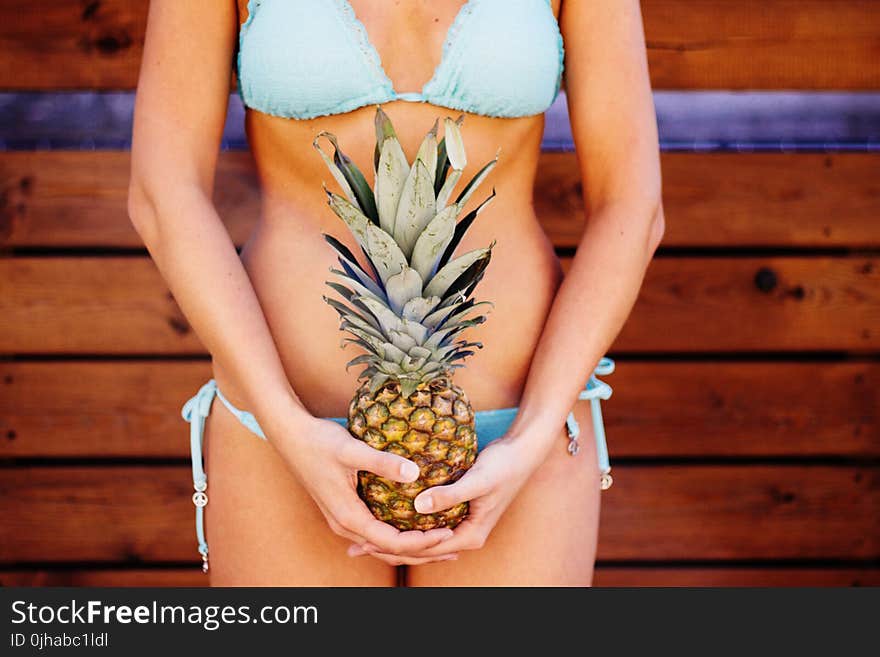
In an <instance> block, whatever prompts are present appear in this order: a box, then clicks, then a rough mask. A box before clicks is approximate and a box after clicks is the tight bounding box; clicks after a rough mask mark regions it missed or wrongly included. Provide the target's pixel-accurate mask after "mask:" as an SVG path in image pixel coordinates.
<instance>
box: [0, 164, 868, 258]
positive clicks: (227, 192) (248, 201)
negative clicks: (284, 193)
mask: <svg viewBox="0 0 880 657" xmlns="http://www.w3.org/2000/svg"><path fill="white" fill-rule="evenodd" d="M662 167H663V180H664V188H663V197H664V209H665V212H666V218H667V232H666V236H665V238H664V246H667V247H707V246H709V247H736V246H786V247H789V246H797V247H837V246H848V247H876V246H880V224H878V222H877V210H878V207H880V182H878V177H877V175H876V171H877V170H878V168H880V154H877V153H873V154H872V153H836V154H809V153H798V154H791V153H787V154H784V153H666V154H664V155H663V158H662ZM128 173H129V155H128V153H127V152H121V151H82V152H66V151H48V152H46V151H42V152H41V151H34V152H6V153H0V245H5V246H8V247H101V248H104V247H124V248H132V247H142V243H141V241H140V238H139V237H138V235H137V234H136V233H135V231H134V229H133V228H132V226H131V223H130V222H129V220H128V216H127V211H126V196H127V191H128ZM216 190H217V191H216V194H215V204H216V206H217V209H218V212H219V213H220V216H222V217H223V219H224V221H225V222H226V226H227V228H228V230H229V231H230V234H231V235H232V238H233V239H234V240H235V241H236V243H238V244H241V243H243V242H244V241H245V239H246V238H247V236H248V234H249V232H250V231H251V230H252V228H253V227H254V225H255V223H256V219H257V217H258V216H259V211H260V207H259V205H260V201H259V190H258V184H257V178H256V173H255V171H254V167H253V161H252V158H251V155H250V153H247V152H224V153H222V154H221V156H220V161H219V165H218V171H217V184H216ZM535 212H536V214H537V216H538V217H539V219H540V220H541V223H542V225H543V227H544V230H545V231H546V232H547V234H548V236H549V237H550V239H551V240H552V241H553V243H554V244H555V245H556V246H559V247H573V246H576V245H577V243H578V241H579V239H580V236H581V234H582V232H583V227H584V221H583V218H584V205H583V198H582V189H581V180H580V171H579V169H578V165H577V156H576V155H575V154H574V153H543V154H542V155H541V159H540V162H539V166H538V174H537V178H536V183H535Z"/></svg>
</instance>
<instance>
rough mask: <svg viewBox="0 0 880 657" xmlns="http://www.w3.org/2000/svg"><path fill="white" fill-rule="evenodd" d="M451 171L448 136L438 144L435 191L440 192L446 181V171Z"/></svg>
mask: <svg viewBox="0 0 880 657" xmlns="http://www.w3.org/2000/svg"><path fill="white" fill-rule="evenodd" d="M448 171H449V157H447V155H446V137H444V138H443V139H441V140H440V143H439V144H437V168H436V169H435V173H434V193H435V194H438V195H439V194H440V189H441V188H442V187H443V184H444V182H446V173H447V172H448Z"/></svg>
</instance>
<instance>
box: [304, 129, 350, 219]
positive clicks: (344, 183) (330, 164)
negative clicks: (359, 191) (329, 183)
mask: <svg viewBox="0 0 880 657" xmlns="http://www.w3.org/2000/svg"><path fill="white" fill-rule="evenodd" d="M321 137H326V138H327V139H329V140H330V142H331V143H332V144H333V147H334V148H335V149H336V150H337V151H338V150H339V148H338V147H337V145H336V136H335V135H334V134H332V133H330V132H327V131H326V130H322V131H321V132H319V133H318V135H317V136H316V137H315V139H314V141H312V146H313V147H314V148H315V150H316V151H318V153H319V154H320V156H321V159H322V160H324V164H325V165H326V166H327V168H328V169H329V170H330V173H331V174H332V175H333V178H334V179H335V180H336V182H337V183H338V184H339V186H340V187H341V188H342V193H343V194H345V196H346V198H348V200H349V201H351V202H352V203H358V200H357V197H356V196H355V195H354V191H352V189H351V185H350V184H349V183H348V180H347V179H346V177H345V176H344V175H343V173H342V170H341V169H340V168H339V166H338V165H337V164H336V163H335V162H334V161H333V160H331V159H330V156H329V155H327V154H326V153H325V152H324V151H323V150H322V149H321V147H320V146H319V145H318V141H319V140H320V139H321Z"/></svg>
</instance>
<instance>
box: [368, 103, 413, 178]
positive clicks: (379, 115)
mask: <svg viewBox="0 0 880 657" xmlns="http://www.w3.org/2000/svg"><path fill="white" fill-rule="evenodd" d="M373 122H374V124H375V127H376V147H375V149H374V150H373V166H374V167H375V168H377V169H378V167H379V157H380V156H381V154H382V147H383V146H384V145H385V140H386V139H397V133H396V132H395V131H394V125H393V124H392V123H391V119H389V118H388V115H387V114H386V113H385V112H384V111H383V110H382V107H381V106H380V105H376V116H375V118H374V121H373ZM398 141H400V140H398ZM406 168H407V169H409V163H407V165H406Z"/></svg>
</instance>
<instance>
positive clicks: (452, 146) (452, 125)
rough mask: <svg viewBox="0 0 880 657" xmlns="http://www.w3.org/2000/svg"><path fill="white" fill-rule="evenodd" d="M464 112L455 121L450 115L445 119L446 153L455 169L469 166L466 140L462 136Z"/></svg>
mask: <svg viewBox="0 0 880 657" xmlns="http://www.w3.org/2000/svg"><path fill="white" fill-rule="evenodd" d="M462 121H464V114H462V115H461V116H459V117H458V119H457V120H455V121H453V120H452V119H450V118H449V117H448V116H447V117H446V118H445V119H444V120H443V128H444V140H445V141H446V155H447V157H448V158H449V164H450V166H451V167H452V168H453V169H464V168H465V167H466V166H467V153H466V152H465V148H464V140H463V139H462V138H461V130H460V129H459V126H461V123H462Z"/></svg>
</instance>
